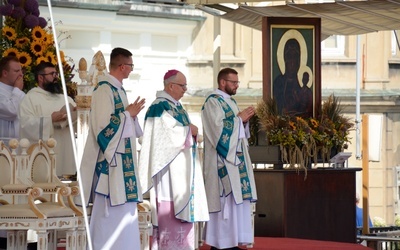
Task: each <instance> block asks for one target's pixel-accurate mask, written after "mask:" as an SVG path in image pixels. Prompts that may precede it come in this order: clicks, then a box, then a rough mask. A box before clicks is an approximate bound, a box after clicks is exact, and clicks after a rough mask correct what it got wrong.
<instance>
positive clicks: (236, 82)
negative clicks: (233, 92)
mask: <svg viewBox="0 0 400 250" xmlns="http://www.w3.org/2000/svg"><path fill="white" fill-rule="evenodd" d="M224 80H225V81H227V82H231V83H233V85H239V84H240V81H232V80H228V79H224Z"/></svg>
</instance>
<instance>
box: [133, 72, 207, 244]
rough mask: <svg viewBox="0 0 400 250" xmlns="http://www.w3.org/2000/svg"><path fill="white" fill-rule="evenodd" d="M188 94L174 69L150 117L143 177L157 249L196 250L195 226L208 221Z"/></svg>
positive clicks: (141, 166) (146, 127)
mask: <svg viewBox="0 0 400 250" xmlns="http://www.w3.org/2000/svg"><path fill="white" fill-rule="evenodd" d="M186 90H187V84H186V77H185V76H184V75H183V74H182V73H181V72H179V71H177V70H169V71H168V72H167V73H166V74H165V76H164V90H163V91H159V92H157V95H156V100H155V101H154V102H153V103H152V104H151V106H150V107H149V108H148V110H147V113H146V117H145V124H144V134H143V142H142V148H141V150H140V160H139V169H140V170H139V173H140V182H141V184H142V188H143V192H144V193H145V192H148V191H149V190H150V189H151V191H150V200H151V204H152V211H153V213H152V223H153V226H154V230H153V242H152V247H151V248H152V250H157V249H158V250H191V249H193V250H194V249H195V248H196V242H195V238H196V237H195V228H194V223H195V222H201V221H207V220H208V219H209V215H208V209H207V200H206V195H205V189H204V182H203V181H204V180H203V175H202V170H201V165H200V162H199V158H198V156H197V149H196V136H197V132H198V129H197V127H196V126H195V125H193V124H191V123H190V120H189V116H188V114H187V112H186V111H185V110H184V109H183V107H182V105H181V104H180V103H179V100H180V99H181V98H182V96H183V95H184V94H185V92H186Z"/></svg>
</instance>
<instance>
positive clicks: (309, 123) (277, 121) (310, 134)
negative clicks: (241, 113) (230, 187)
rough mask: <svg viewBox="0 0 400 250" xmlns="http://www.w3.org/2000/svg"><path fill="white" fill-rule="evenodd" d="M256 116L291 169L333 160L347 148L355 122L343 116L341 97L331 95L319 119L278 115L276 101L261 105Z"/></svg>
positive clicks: (264, 102) (260, 125)
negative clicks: (334, 156)
mask: <svg viewBox="0 0 400 250" xmlns="http://www.w3.org/2000/svg"><path fill="white" fill-rule="evenodd" d="M256 115H257V119H258V123H259V129H260V130H262V131H264V132H265V134H266V139H267V142H268V144H270V145H279V146H280V151H281V159H282V161H283V163H286V164H289V167H292V168H293V167H296V166H297V167H301V168H307V166H308V165H309V164H310V163H311V159H313V162H314V163H316V162H317V161H318V158H319V159H322V161H323V162H327V161H329V159H330V158H331V150H332V149H335V150H337V152H340V151H343V149H345V148H347V143H348V142H349V140H350V138H349V133H350V131H351V129H352V127H353V123H352V122H351V121H350V119H349V118H347V117H345V116H343V114H342V108H341V106H340V103H339V100H338V98H336V97H335V96H334V95H331V96H330V97H329V98H328V99H327V101H325V102H324V103H323V104H322V107H321V110H320V112H319V116H318V117H316V118H302V117H300V116H294V115H290V114H282V115H281V114H278V109H277V106H276V103H275V101H274V100H273V99H268V100H265V101H261V102H259V103H258V104H257V108H256Z"/></svg>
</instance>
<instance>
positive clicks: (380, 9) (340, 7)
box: [190, 0, 400, 38]
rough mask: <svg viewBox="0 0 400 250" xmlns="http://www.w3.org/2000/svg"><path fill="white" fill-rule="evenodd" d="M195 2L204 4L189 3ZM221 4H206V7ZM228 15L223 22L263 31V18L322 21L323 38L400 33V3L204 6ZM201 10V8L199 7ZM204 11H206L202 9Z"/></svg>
mask: <svg viewBox="0 0 400 250" xmlns="http://www.w3.org/2000/svg"><path fill="white" fill-rule="evenodd" d="M190 1H193V2H196V1H199V3H200V2H201V1H203V0H190ZM213 1H221V0H207V3H210V2H211V3H212V2H213ZM204 6H206V7H208V8H210V7H211V8H214V9H219V10H222V11H224V12H225V14H222V15H220V16H221V17H222V18H224V19H227V20H230V21H232V22H235V23H239V24H242V25H245V26H249V27H251V28H254V29H258V30H261V23H262V22H261V20H262V17H264V16H265V17H320V18H321V36H322V37H323V38H326V37H328V36H331V35H358V34H365V33H370V32H376V31H383V30H400V0H368V1H336V2H334V3H316V4H294V3H287V4H286V5H279V6H263V7H254V6H253V7H252V6H246V5H240V6H239V8H237V9H230V8H227V7H224V6H222V5H216V4H211V5H204ZM200 9H201V7H200ZM203 10H204V8H203Z"/></svg>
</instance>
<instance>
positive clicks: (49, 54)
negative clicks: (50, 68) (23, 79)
mask: <svg viewBox="0 0 400 250" xmlns="http://www.w3.org/2000/svg"><path fill="white" fill-rule="evenodd" d="M45 57H46V58H47V61H49V62H51V63H52V64H53V65H56V64H57V60H56V56H55V55H54V53H53V52H51V51H48V52H47V53H46V55H45Z"/></svg>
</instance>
